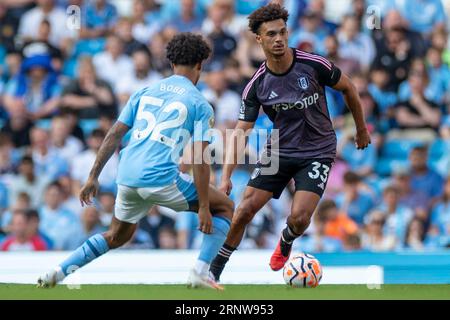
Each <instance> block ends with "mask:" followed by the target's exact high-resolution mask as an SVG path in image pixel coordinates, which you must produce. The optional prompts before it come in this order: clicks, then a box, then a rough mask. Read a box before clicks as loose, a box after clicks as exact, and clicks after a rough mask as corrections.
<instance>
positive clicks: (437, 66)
mask: <svg viewBox="0 0 450 320" xmlns="http://www.w3.org/2000/svg"><path fill="white" fill-rule="evenodd" d="M426 59H427V67H428V68H427V70H428V73H429V75H430V79H431V82H430V85H429V87H431V88H429V89H430V90H431V91H432V93H433V99H432V101H433V102H435V103H436V104H438V105H439V106H443V105H444V104H445V103H446V102H450V94H449V92H450V66H448V65H446V64H444V62H443V61H442V52H441V51H440V50H439V49H437V48H434V47H431V48H429V49H428V51H427V56H426ZM427 89H428V88H427Z"/></svg>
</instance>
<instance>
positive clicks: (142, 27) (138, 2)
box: [131, 0, 161, 43]
mask: <svg viewBox="0 0 450 320" xmlns="http://www.w3.org/2000/svg"><path fill="white" fill-rule="evenodd" d="M153 8H156V3H155V1H154V0H151V1H146V0H134V1H133V13H132V16H131V20H132V23H133V27H132V33H133V38H135V39H136V40H137V41H139V42H141V43H149V42H150V41H151V40H152V38H153V36H155V35H156V34H157V33H158V32H159V31H161V23H160V21H159V19H158V17H155V15H153V14H152V13H156V14H157V13H159V10H157V9H156V10H152V9H153ZM149 15H150V17H149V18H148V19H147V17H148V16H149Z"/></svg>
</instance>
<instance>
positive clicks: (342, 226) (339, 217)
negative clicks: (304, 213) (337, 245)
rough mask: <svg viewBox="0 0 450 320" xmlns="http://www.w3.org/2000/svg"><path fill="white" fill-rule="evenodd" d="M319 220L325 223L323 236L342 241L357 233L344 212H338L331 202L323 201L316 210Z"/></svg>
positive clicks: (356, 229)
mask: <svg viewBox="0 0 450 320" xmlns="http://www.w3.org/2000/svg"><path fill="white" fill-rule="evenodd" d="M317 214H318V215H319V216H320V219H323V221H325V226H324V228H325V231H324V233H325V235H326V236H328V237H331V238H334V239H338V240H340V241H344V240H345V238H346V237H347V236H349V235H352V234H356V233H357V232H358V225H357V224H356V223H355V221H353V220H352V219H351V218H350V217H349V216H348V215H347V214H346V213H345V212H343V211H342V210H339V209H338V207H337V206H336V203H335V202H334V201H333V200H323V201H322V202H321V203H320V204H319V207H318V209H317Z"/></svg>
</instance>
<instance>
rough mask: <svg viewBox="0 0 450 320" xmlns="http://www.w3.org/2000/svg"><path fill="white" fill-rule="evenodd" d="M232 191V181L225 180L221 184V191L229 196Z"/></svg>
mask: <svg viewBox="0 0 450 320" xmlns="http://www.w3.org/2000/svg"><path fill="white" fill-rule="evenodd" d="M231 189H233V184H232V183H231V179H225V180H222V181H221V182H220V186H219V190H220V191H222V192H223V193H225V194H226V195H227V196H229V195H230V193H231Z"/></svg>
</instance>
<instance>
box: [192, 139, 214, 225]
mask: <svg viewBox="0 0 450 320" xmlns="http://www.w3.org/2000/svg"><path fill="white" fill-rule="evenodd" d="M208 145H209V142H208V141H196V142H194V165H193V166H192V169H193V172H194V183H195V187H196V189H197V196H198V218H199V230H200V231H201V232H203V233H212V215H211V212H210V210H209V194H208V190H209V179H210V173H211V169H210V166H209V163H208V162H206V159H205V158H204V156H205V155H207V154H208V152H205V149H206V148H208Z"/></svg>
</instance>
